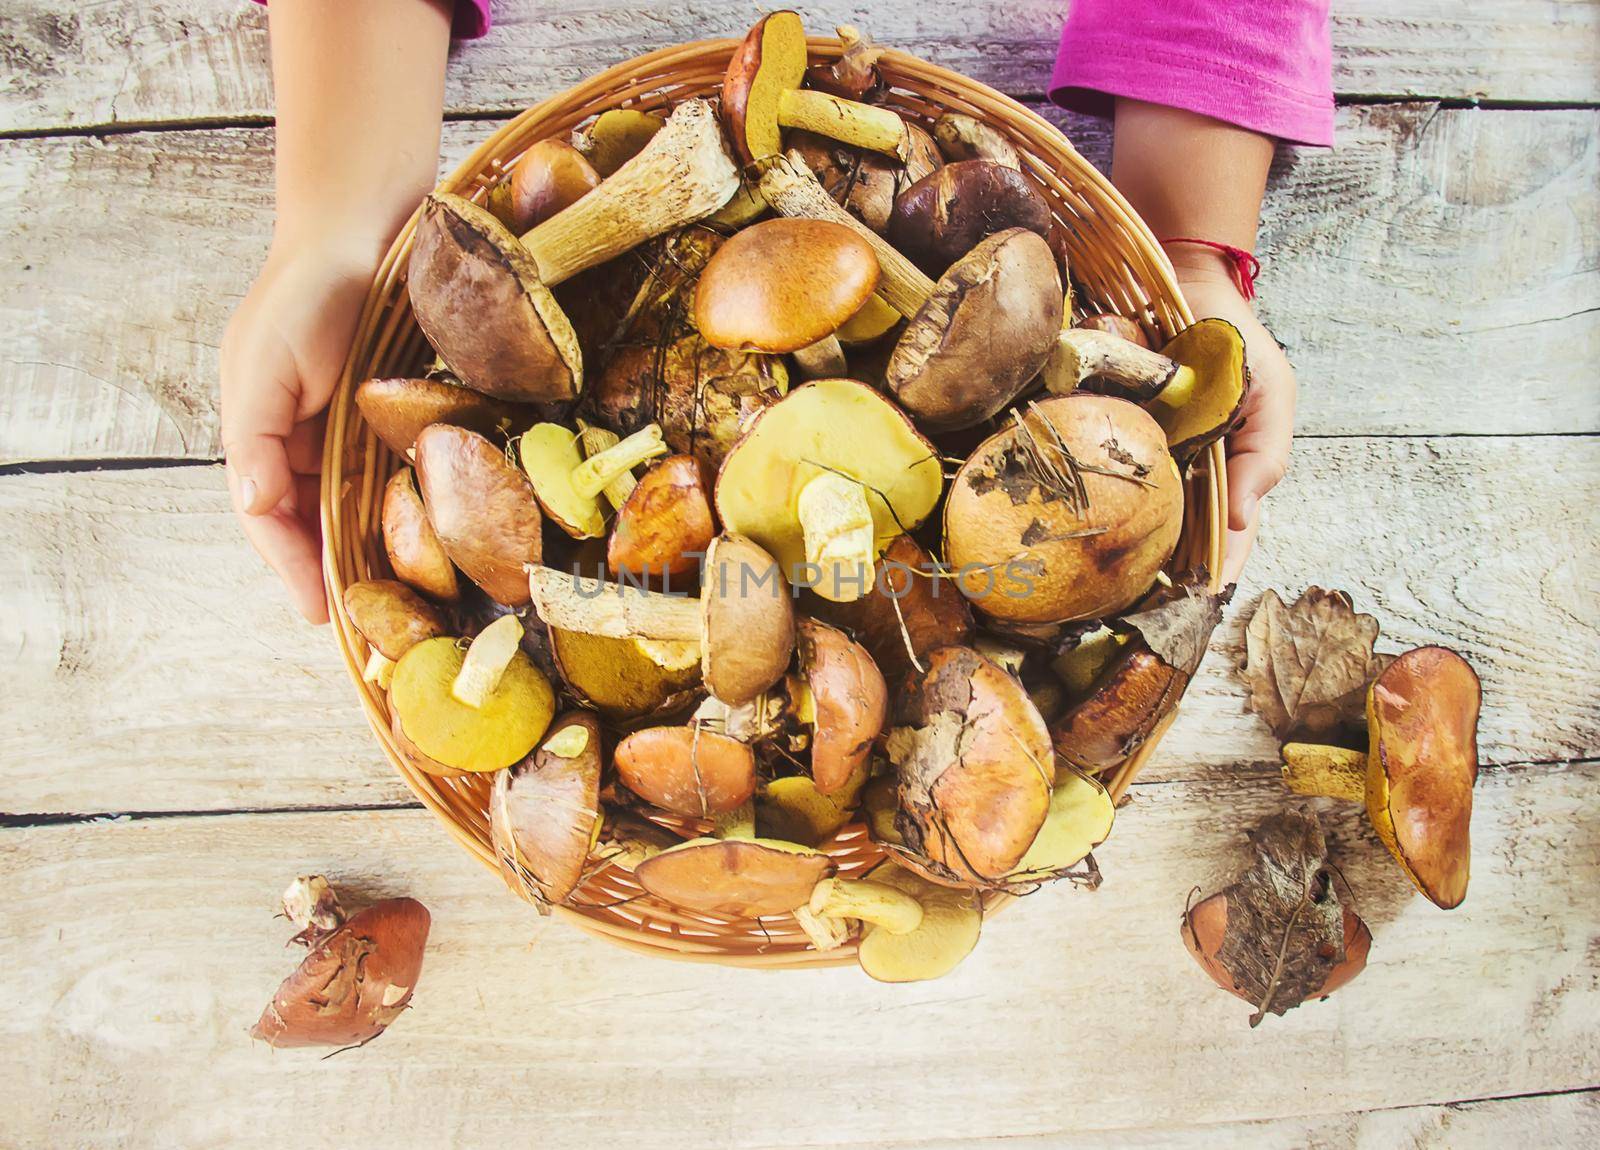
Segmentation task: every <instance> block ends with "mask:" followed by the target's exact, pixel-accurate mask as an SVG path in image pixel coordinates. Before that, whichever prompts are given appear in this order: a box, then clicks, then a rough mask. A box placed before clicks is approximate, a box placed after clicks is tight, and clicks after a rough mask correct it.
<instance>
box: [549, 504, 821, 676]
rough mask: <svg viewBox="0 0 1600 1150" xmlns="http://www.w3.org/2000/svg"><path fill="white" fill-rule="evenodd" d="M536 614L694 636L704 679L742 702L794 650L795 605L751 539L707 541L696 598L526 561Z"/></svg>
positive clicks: (660, 635)
mask: <svg viewBox="0 0 1600 1150" xmlns="http://www.w3.org/2000/svg"><path fill="white" fill-rule="evenodd" d="M528 580H529V585H530V588H531V592H532V598H533V603H534V608H535V610H537V611H538V613H539V618H541V619H543V620H544V621H545V623H547V624H548V625H549V626H551V627H553V628H561V629H563V630H567V631H582V632H584V633H585V634H590V635H605V636H609V637H611V638H614V639H635V640H637V639H651V640H665V641H667V642H672V643H690V644H697V645H698V649H699V654H700V665H701V674H702V676H703V677H704V679H705V684H706V687H707V688H708V689H709V690H710V691H711V693H712V694H714V695H716V696H717V698H719V699H721V700H722V701H723V702H725V703H731V704H738V703H743V702H747V701H748V700H750V699H753V698H754V697H755V696H757V695H759V694H760V693H761V692H763V691H765V690H766V689H767V688H768V687H770V686H772V685H773V684H774V683H776V682H777V681H778V680H779V679H781V678H782V677H783V673H784V671H785V670H786V669H787V667H788V665H789V656H790V654H791V652H793V650H794V605H793V601H792V599H791V597H790V594H789V588H788V584H787V583H786V582H785V581H784V578H783V576H782V574H781V573H780V572H779V571H778V569H777V565H776V564H775V563H774V562H773V559H772V556H771V555H769V554H768V553H767V552H766V551H764V550H762V549H761V548H760V547H759V546H757V545H756V544H755V543H753V542H751V541H750V540H749V539H747V538H744V537H742V536H739V535H734V534H731V533H730V534H724V535H721V536H719V537H718V538H717V539H715V540H713V541H712V544H711V546H710V548H708V550H707V553H706V558H705V564H704V579H703V580H702V586H701V592H700V598H699V599H698V600H696V599H688V598H684V597H682V596H679V595H668V594H664V593H661V592H656V591H645V590H642V589H641V588H638V587H631V586H627V585H625V584H616V583H602V582H600V581H598V580H590V579H584V578H582V577H580V576H577V575H569V574H566V573H565V572H561V571H555V570H552V569H550V568H548V567H533V568H530V570H529V574H528Z"/></svg>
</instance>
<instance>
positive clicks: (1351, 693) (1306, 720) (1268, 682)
mask: <svg viewBox="0 0 1600 1150" xmlns="http://www.w3.org/2000/svg"><path fill="white" fill-rule="evenodd" d="M1377 639H1378V621H1377V620H1376V619H1374V618H1373V617H1372V616H1371V615H1361V614H1357V613H1356V611H1355V610H1354V609H1353V607H1352V606H1351V603H1350V596H1349V595H1347V594H1345V593H1344V592H1343V591H1326V590H1324V589H1322V588H1321V587H1308V588H1307V589H1306V592H1305V594H1303V595H1301V596H1300V598H1299V599H1297V600H1296V601H1295V602H1294V603H1293V604H1292V605H1286V604H1285V603H1284V602H1283V600H1282V599H1280V598H1279V597H1278V593H1277V592H1276V591H1270V590H1269V591H1267V592H1266V594H1264V595H1262V597H1261V603H1260V605H1259V606H1257V607H1256V612H1255V614H1254V615H1253V616H1252V617H1251V619H1250V625H1249V626H1248V627H1247V628H1246V629H1245V667H1244V678H1245V683H1246V685H1247V686H1248V687H1249V688H1250V709H1251V710H1253V711H1256V712H1257V713H1258V714H1260V715H1261V717H1262V718H1263V719H1265V720H1266V721H1267V725H1268V726H1269V727H1271V728H1272V730H1273V733H1274V734H1276V735H1277V736H1279V737H1280V738H1284V737H1287V736H1288V735H1289V734H1290V733H1291V732H1296V733H1300V734H1312V735H1325V734H1327V733H1328V732H1331V731H1334V730H1336V729H1337V728H1339V727H1341V726H1344V725H1346V724H1352V725H1360V724H1361V722H1362V721H1363V720H1362V713H1363V709H1364V707H1365V702H1366V693H1367V686H1368V684H1370V683H1371V682H1372V680H1373V679H1375V678H1377V676H1378V673H1379V672H1380V671H1382V670H1383V668H1384V666H1385V665H1386V662H1387V659H1386V657H1385V656H1381V655H1377V654H1375V653H1374V652H1373V650H1372V646H1373V644H1374V643H1375V642H1377Z"/></svg>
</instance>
